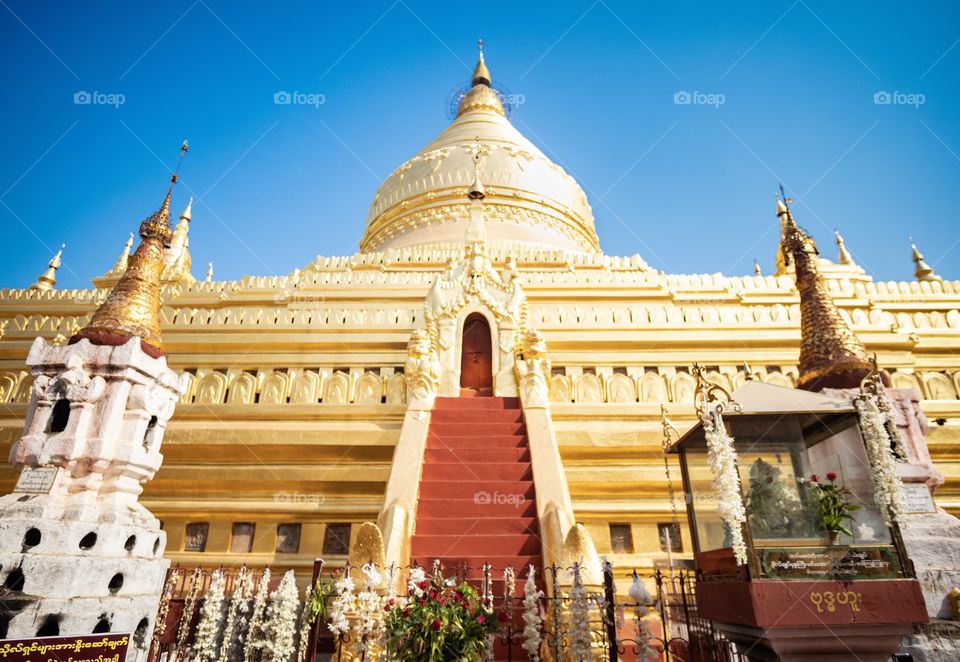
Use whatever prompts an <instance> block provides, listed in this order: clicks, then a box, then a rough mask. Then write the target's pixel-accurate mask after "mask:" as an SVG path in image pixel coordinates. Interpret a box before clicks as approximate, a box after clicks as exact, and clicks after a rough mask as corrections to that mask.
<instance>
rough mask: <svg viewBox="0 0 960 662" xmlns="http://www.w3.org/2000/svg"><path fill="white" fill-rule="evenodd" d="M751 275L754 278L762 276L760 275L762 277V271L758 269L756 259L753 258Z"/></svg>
mask: <svg viewBox="0 0 960 662" xmlns="http://www.w3.org/2000/svg"><path fill="white" fill-rule="evenodd" d="M753 274H754V275H755V276H762V275H763V270H762V269H761V268H760V263H759V262H758V261H757V259H756V258H754V260H753Z"/></svg>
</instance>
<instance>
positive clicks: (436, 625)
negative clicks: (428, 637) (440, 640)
mask: <svg viewBox="0 0 960 662" xmlns="http://www.w3.org/2000/svg"><path fill="white" fill-rule="evenodd" d="M430 628H431V629H432V630H439V629H440V619H439V618H435V619H433V623H431V624H430Z"/></svg>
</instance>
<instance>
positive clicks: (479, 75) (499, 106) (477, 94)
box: [457, 39, 507, 117]
mask: <svg viewBox="0 0 960 662" xmlns="http://www.w3.org/2000/svg"><path fill="white" fill-rule="evenodd" d="M477 47H478V49H479V50H480V55H479V57H478V59H477V66H476V67H475V68H474V70H473V76H472V77H471V78H470V84H471V85H472V86H473V87H472V88H471V89H470V91H469V92H467V93H466V94H465V95H464V96H463V99H461V100H460V105H459V106H457V117H460V115H462V114H463V113H466V112H468V111H471V110H488V111H493V112H495V113H497V114H499V115H503V116H504V117H506V115H507V113H506V111H505V110H504V109H503V102H501V101H500V95H498V94H497V93H496V92H495V91H494V89H493V87H492V84H493V78H491V76H490V70H489V69H487V63H486V62H485V61H484V59H483V39H480V40H478V41H477Z"/></svg>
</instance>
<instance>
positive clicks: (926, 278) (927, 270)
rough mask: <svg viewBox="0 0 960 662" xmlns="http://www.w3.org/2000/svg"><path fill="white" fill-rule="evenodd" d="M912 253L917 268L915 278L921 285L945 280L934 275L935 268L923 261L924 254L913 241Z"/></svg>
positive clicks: (914, 273)
mask: <svg viewBox="0 0 960 662" xmlns="http://www.w3.org/2000/svg"><path fill="white" fill-rule="evenodd" d="M910 253H911V257H912V258H913V264H914V266H915V267H916V268H915V269H914V272H913V276H914V278H916V279H917V280H918V281H920V282H921V283H922V282H928V283H929V282H931V281H937V280H943V278H941V277H940V276H938V275H937V274H936V273H934V271H933V267H931V266H930V265H929V264H927V261H926V260H924V259H923V253H921V252H920V249H919V248H917V245H916V244H915V243H913V241H911V242H910Z"/></svg>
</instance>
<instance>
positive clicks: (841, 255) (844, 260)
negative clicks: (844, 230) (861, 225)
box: [833, 230, 853, 264]
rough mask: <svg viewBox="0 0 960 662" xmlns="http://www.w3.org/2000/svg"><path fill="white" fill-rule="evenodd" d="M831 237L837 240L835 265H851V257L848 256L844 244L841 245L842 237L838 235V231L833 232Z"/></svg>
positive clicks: (848, 253) (848, 252)
mask: <svg viewBox="0 0 960 662" xmlns="http://www.w3.org/2000/svg"><path fill="white" fill-rule="evenodd" d="M833 236H834V238H836V240H837V264H853V256H852V255H850V251H848V250H847V246H846V244H844V243H843V236H842V235H841V234H840V230H834V231H833Z"/></svg>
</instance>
